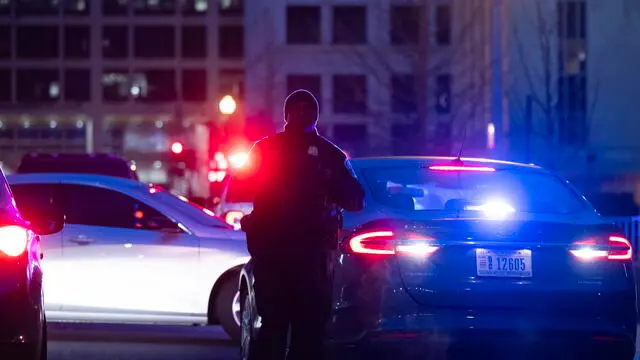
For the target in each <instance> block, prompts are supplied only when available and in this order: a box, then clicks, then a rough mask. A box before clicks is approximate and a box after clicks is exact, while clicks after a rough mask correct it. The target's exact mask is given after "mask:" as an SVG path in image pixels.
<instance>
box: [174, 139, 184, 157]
mask: <svg viewBox="0 0 640 360" xmlns="http://www.w3.org/2000/svg"><path fill="white" fill-rule="evenodd" d="M183 151H184V145H182V143H181V142H180V141H174V142H173V143H172V144H171V152H172V153H174V154H176V155H179V154H182V152H183Z"/></svg>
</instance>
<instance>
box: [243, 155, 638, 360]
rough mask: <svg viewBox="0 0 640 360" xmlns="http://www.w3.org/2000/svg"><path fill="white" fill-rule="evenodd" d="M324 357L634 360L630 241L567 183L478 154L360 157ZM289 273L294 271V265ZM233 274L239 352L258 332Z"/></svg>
mask: <svg viewBox="0 0 640 360" xmlns="http://www.w3.org/2000/svg"><path fill="white" fill-rule="evenodd" d="M352 165H353V167H354V169H355V171H356V173H357V175H358V177H359V179H360V181H361V182H362V183H363V186H364V188H365V191H366V208H365V210H364V211H363V212H360V213H346V214H345V230H344V231H343V233H342V235H341V242H340V247H339V250H338V253H337V256H336V258H335V266H334V268H335V273H334V278H335V280H334V301H333V314H332V317H331V320H330V322H329V323H328V324H327V338H326V342H327V346H328V349H329V351H330V352H331V354H332V357H331V359H337V358H347V359H374V358H394V359H573V358H575V359H603V360H606V359H610V360H622V359H632V358H633V357H634V354H635V341H636V322H637V308H636V285H635V280H634V273H633V267H632V258H633V254H632V247H631V244H630V243H629V241H628V240H627V239H625V238H624V236H623V235H622V234H621V233H620V232H618V230H617V229H616V228H614V227H613V225H610V224H608V223H606V222H605V221H604V220H603V219H602V218H601V217H600V215H599V214H598V213H597V212H596V211H595V210H594V209H593V207H592V206H591V205H590V204H589V202H588V201H586V200H585V198H584V197H583V196H581V195H580V194H579V193H578V192H577V191H576V190H575V189H574V188H573V187H572V186H571V185H570V184H568V183H567V182H566V181H564V180H562V179H561V178H559V177H558V176H556V175H555V174H553V173H551V172H548V171H546V170H544V169H541V168H539V167H536V166H532V165H523V164H517V163H509V162H500V161H492V160H481V159H464V158H463V159H455V158H435V157H414V158H409V157H402V158H371V159H355V160H353V161H352ZM292 271H295V269H292ZM252 285H253V277H252V262H249V263H248V264H247V265H246V266H245V268H244V269H243V272H242V274H241V278H240V289H241V290H240V291H241V301H242V304H243V305H242V331H243V335H242V336H243V337H242V339H243V340H242V353H243V358H246V356H247V355H248V352H249V351H250V348H251V347H250V344H251V342H252V341H253V339H254V338H255V336H256V334H257V330H258V329H259V326H260V319H259V316H257V315H256V310H255V306H256V304H255V297H254V293H253V287H252Z"/></svg>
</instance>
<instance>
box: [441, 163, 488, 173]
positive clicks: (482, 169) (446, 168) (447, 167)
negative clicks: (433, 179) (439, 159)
mask: <svg viewBox="0 0 640 360" xmlns="http://www.w3.org/2000/svg"><path fill="white" fill-rule="evenodd" d="M429 170H435V171H479V172H493V171H496V169H494V168H492V167H488V166H465V165H433V166H429Z"/></svg>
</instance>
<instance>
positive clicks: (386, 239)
mask: <svg viewBox="0 0 640 360" xmlns="http://www.w3.org/2000/svg"><path fill="white" fill-rule="evenodd" d="M432 241H433V239H432V238H429V237H425V236H421V235H417V234H408V235H406V236H396V235H395V234H394V233H393V232H392V231H371V232H366V233H362V234H358V235H355V236H354V237H352V238H351V239H350V240H349V249H350V250H351V252H353V253H356V254H370V255H395V254H408V255H429V254H432V253H433V252H435V251H436V250H438V247H437V246H434V245H433V244H431V242H432Z"/></svg>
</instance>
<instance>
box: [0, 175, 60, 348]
mask: <svg viewBox="0 0 640 360" xmlns="http://www.w3.org/2000/svg"><path fill="white" fill-rule="evenodd" d="M21 210H24V212H22V213H21V212H20V211H19V210H18V209H17V207H16V203H15V201H14V199H13V196H12V194H11V190H10V189H9V186H8V184H7V180H6V178H5V177H4V174H3V173H2V171H1V170H0V359H12V360H13V359H15V360H23V359H24V360H36V359H39V360H42V359H46V357H47V337H46V321H45V313H44V307H43V293H42V268H41V264H40V262H41V260H42V258H43V255H42V250H41V249H40V235H48V234H53V233H56V232H59V231H60V230H62V227H63V224H64V218H63V216H62V215H61V213H59V212H57V211H56V210H55V209H51V208H49V206H48V204H38V206H37V208H34V209H21ZM23 214H24V217H23ZM27 219H29V220H27Z"/></svg>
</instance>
